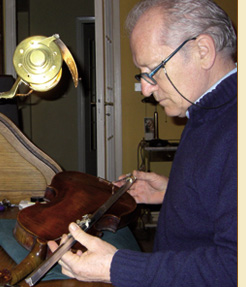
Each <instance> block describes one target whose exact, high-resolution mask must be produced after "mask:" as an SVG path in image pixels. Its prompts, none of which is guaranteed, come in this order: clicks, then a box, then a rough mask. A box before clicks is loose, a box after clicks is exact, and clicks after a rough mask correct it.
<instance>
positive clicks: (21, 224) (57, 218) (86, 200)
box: [10, 171, 136, 284]
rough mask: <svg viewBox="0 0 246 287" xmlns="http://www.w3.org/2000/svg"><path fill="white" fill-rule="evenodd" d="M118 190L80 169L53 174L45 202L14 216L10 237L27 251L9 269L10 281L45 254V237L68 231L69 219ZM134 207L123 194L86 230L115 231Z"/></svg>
mask: <svg viewBox="0 0 246 287" xmlns="http://www.w3.org/2000/svg"><path fill="white" fill-rule="evenodd" d="M118 189H119V188H118V187H116V186H115V185H113V184H112V183H111V182H109V181H106V180H104V179H101V178H98V177H95V176H92V175H89V174H85V173H81V172H72V171H69V172H60V173H58V174H56V175H55V176H54V177H53V179H52V182H51V184H50V185H49V186H47V188H46V191H45V194H44V199H45V203H39V202H38V203H36V204H35V205H33V206H30V207H27V208H25V209H23V210H21V211H19V213H18V215H17V222H16V226H15V229H14V236H15V238H16V240H17V241H18V242H19V243H20V244H21V245H22V246H23V247H25V248H26V249H28V250H30V251H31V252H30V254H29V255H28V256H27V258H25V259H24V260H23V261H22V262H21V263H20V264H19V265H18V266H17V267H16V268H15V269H14V270H12V271H11V273H12V276H11V277H12V280H11V282H10V283H11V284H16V283H17V282H19V281H20V280H21V279H23V278H24V277H25V276H27V275H28V274H29V273H30V272H32V271H33V270H34V269H35V268H36V267H37V266H38V265H39V264H40V262H41V261H43V260H44V259H45V258H46V257H47V255H48V248H47V242H48V241H49V240H57V239H60V237H61V236H62V235H63V234H65V233H68V225H69V224H70V223H71V222H76V220H81V218H82V216H84V215H86V214H92V213H93V212H94V211H95V210H97V209H98V208H99V207H100V206H101V205H103V204H104V202H106V201H107V200H108V199H109V198H110V196H112V194H113V193H117V190H118ZM135 209H136V202H135V200H134V199H133V198H132V197H131V196H130V195H129V194H128V193H124V194H123V195H122V196H121V197H120V198H119V199H118V201H117V202H116V203H115V204H114V205H113V206H112V207H111V208H110V209H109V210H108V211H107V212H106V214H105V215H103V216H102V218H101V219H100V220H99V221H98V222H97V223H96V224H95V225H94V226H93V228H92V229H90V230H89V231H88V233H91V234H94V235H97V236H100V235H101V234H102V231H103V230H110V231H112V232H115V231H116V230H117V229H118V228H121V227H124V226H126V225H127V224H129V222H130V221H131V219H132V217H133V216H132V213H133V212H134V211H135ZM80 247H81V246H80ZM80 247H79V248H80ZM28 257H29V258H28ZM35 258H37V259H35ZM24 261H25V262H24ZM31 261H32V262H31ZM33 261H36V263H35V262H33ZM23 262H24V263H23ZM27 262H28V263H27ZM30 262H31V263H30ZM22 263H23V264H22ZM35 265H36V266H35Z"/></svg>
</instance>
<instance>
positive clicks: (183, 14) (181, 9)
mask: <svg viewBox="0 0 246 287" xmlns="http://www.w3.org/2000/svg"><path fill="white" fill-rule="evenodd" d="M155 7H157V8H158V9H160V11H162V12H163V17H164V18H163V19H165V20H164V22H163V27H162V28H161V31H162V34H161V35H160V40H161V41H162V42H163V43H165V44H166V45H169V46H174V45H179V44H180V43H181V42H182V41H184V40H186V39H188V38H191V37H194V36H198V35H200V34H208V35H210V36H211V37H212V38H213V39H214V42H215V47H216V51H217V52H219V51H223V53H225V54H227V55H230V56H231V57H232V58H234V56H235V55H236V50H237V38H236V33H235V30H234V28H233V25H232V22H231V20H230V18H229V17H228V15H227V14H226V13H225V11H224V10H222V9H221V8H220V7H219V6H218V5H217V4H215V3H214V2H213V1H212V0H142V1H140V2H139V3H138V4H136V5H135V7H133V9H132V10H131V11H130V13H129V15H128V17H127V20H126V29H127V31H128V33H129V36H130V35H131V33H132V31H133V29H134V27H135V25H136V23H137V22H138V20H139V18H140V17H141V15H143V14H144V13H145V12H146V11H148V10H149V9H151V8H155Z"/></svg>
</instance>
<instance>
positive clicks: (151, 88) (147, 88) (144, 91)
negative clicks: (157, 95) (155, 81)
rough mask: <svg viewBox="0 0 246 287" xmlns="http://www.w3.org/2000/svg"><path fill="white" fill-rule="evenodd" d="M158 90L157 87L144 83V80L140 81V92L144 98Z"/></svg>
mask: <svg viewBox="0 0 246 287" xmlns="http://www.w3.org/2000/svg"><path fill="white" fill-rule="evenodd" d="M157 89H158V85H151V84H150V83H148V82H146V81H145V80H144V79H141V90H142V94H143V95H144V96H145V97H149V96H151V95H152V94H153V92H155V91H156V90H157Z"/></svg>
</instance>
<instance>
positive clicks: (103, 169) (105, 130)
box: [95, 0, 122, 181]
mask: <svg viewBox="0 0 246 287" xmlns="http://www.w3.org/2000/svg"><path fill="white" fill-rule="evenodd" d="M119 18H120V17H119V0H95V29H96V67H97V68H96V87H97V174H98V176H100V177H103V178H106V179H108V180H110V181H112V180H115V179H116V178H117V177H118V176H119V175H120V174H121V173H122V135H121V134H122V133H121V131H122V129H121V77H120V22H119Z"/></svg>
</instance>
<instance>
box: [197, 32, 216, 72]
mask: <svg viewBox="0 0 246 287" xmlns="http://www.w3.org/2000/svg"><path fill="white" fill-rule="evenodd" d="M196 42H197V47H198V55H199V60H200V65H201V67H202V68H203V69H206V70H208V69H210V68H211V67H212V66H213V64H214V61H215V57H216V49H215V43H214V40H213V38H212V37H211V36H209V35H207V34H201V35H199V36H198V37H197V40H196Z"/></svg>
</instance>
